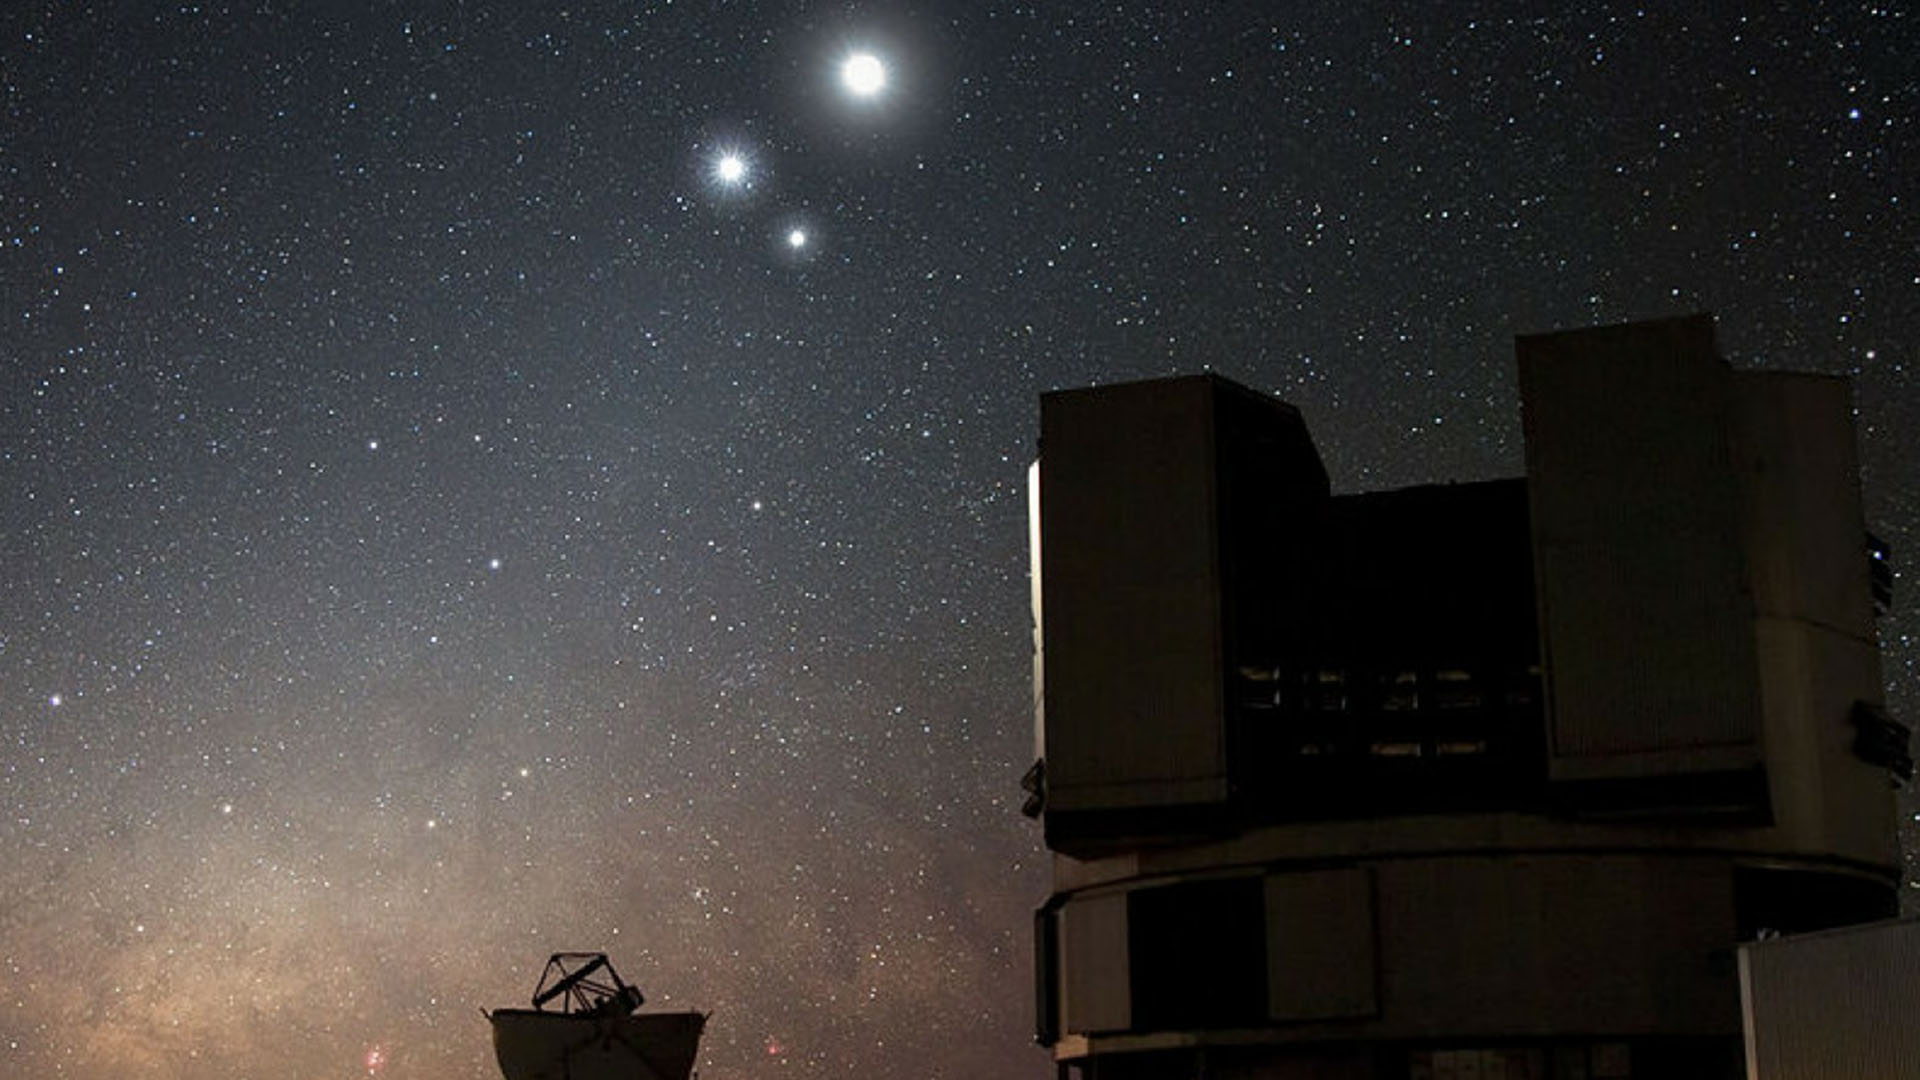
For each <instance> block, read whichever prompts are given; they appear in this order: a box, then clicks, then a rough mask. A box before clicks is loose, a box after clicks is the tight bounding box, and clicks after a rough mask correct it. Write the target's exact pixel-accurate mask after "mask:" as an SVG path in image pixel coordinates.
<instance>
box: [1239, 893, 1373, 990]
mask: <svg viewBox="0 0 1920 1080" xmlns="http://www.w3.org/2000/svg"><path fill="white" fill-rule="evenodd" d="M1265 887H1266V907H1267V1013H1268V1015H1269V1016H1270V1017H1271V1018H1272V1019H1274V1020H1279V1021H1283V1022H1292V1021H1300V1020H1333V1019H1354V1018H1360V1017H1370V1016H1374V1015H1376V1014H1377V1013H1378V1012H1379V1010H1380V1003H1379V993H1378V982H1379V971H1378V964H1379V960H1378V952H1377V948H1376V944H1375V940H1374V927H1373V878H1372V875H1371V874H1370V873H1369V872H1368V871H1367V870H1366V869H1364V868H1351V869H1343V870H1320V871H1309V872H1303V873H1293V874H1275V875H1271V876H1269V877H1268V878H1267V879H1266V882H1265Z"/></svg>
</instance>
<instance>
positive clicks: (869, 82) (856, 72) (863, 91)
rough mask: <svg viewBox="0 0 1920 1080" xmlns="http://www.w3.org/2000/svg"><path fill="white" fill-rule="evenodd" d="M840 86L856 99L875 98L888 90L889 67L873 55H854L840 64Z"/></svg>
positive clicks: (862, 53)
mask: <svg viewBox="0 0 1920 1080" xmlns="http://www.w3.org/2000/svg"><path fill="white" fill-rule="evenodd" d="M840 84H841V85H842V86H845V87H846V88H847V91H848V92H849V93H851V94H853V96H854V97H859V98H870V97H875V96H877V95H878V94H879V93H880V91H882V90H885V89H886V88H887V66H886V65H885V64H883V63H881V62H880V58H879V57H877V56H875V55H873V54H872V53H869V52H858V53H854V54H853V55H852V56H849V57H847V58H846V59H845V60H843V61H841V63H840Z"/></svg>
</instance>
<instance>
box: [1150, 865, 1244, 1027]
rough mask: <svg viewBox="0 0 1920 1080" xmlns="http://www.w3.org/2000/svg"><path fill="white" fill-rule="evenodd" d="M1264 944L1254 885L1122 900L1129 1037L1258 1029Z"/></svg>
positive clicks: (1193, 886) (1235, 883)
mask: <svg viewBox="0 0 1920 1080" xmlns="http://www.w3.org/2000/svg"><path fill="white" fill-rule="evenodd" d="M1266 939H1267V931H1266V901H1265V893H1264V892H1263V891H1262V888H1261V881H1260V879H1259V878H1233V879H1228V880H1220V881H1200V882H1187V883H1183V884H1179V885H1167V886H1162V887H1159V888H1153V889H1142V890H1140V891H1138V892H1134V893H1131V894H1129V895H1128V897H1127V955H1128V958H1129V961H1130V966H1131V969H1132V975H1131V980H1130V982H1131V986H1130V989H1131V991H1132V996H1133V1027H1134V1029H1135V1030H1137V1031H1167V1030H1191V1029H1195V1028H1217V1027H1257V1026H1259V1025H1262V1024H1264V1023H1265V1022H1266V1019H1267V950H1266Z"/></svg>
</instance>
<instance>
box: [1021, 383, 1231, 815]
mask: <svg viewBox="0 0 1920 1080" xmlns="http://www.w3.org/2000/svg"><path fill="white" fill-rule="evenodd" d="M1040 493H1041V496H1040V497H1041V518H1040V553H1041V571H1042V597H1041V604H1042V609H1043V610H1044V613H1045V616H1044V617H1045V626H1044V628H1043V631H1044V634H1045V647H1046V685H1045V689H1044V693H1045V700H1044V710H1045V715H1046V731H1045V738H1046V762H1047V800H1048V807H1049V809H1054V810H1078V809H1117V808H1138V807H1146V806H1156V805H1172V804H1182V803H1205V802H1220V801H1223V800H1224V799H1225V798H1226V794H1227V792H1226V773H1227V762H1226V746H1225V736H1224V718H1223V710H1222V707H1221V699H1222V694H1223V687H1222V671H1223V667H1224V660H1223V659H1222V656H1223V653H1222V640H1221V637H1222V627H1221V606H1220V604H1221V601H1220V565H1219V540H1218V532H1217V512H1216V499H1215V460H1214V439H1213V414H1212V380H1210V379H1205V378H1196V379H1176V380H1167V381H1164V382H1158V383H1149V384H1130V385H1126V386H1117V387H1108V388H1102V389H1097V390H1084V391H1071V392H1065V393H1056V394H1048V395H1046V396H1044V397H1043V398H1042V399H1041V457H1040Z"/></svg>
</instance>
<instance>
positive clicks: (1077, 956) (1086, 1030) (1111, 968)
mask: <svg viewBox="0 0 1920 1080" xmlns="http://www.w3.org/2000/svg"><path fill="white" fill-rule="evenodd" d="M1128 969H1129V961H1128V958H1127V897H1126V895H1125V894H1123V893H1116V894H1114V895H1110V896H1096V897H1091V898H1088V899H1080V900H1073V901H1071V902H1069V903H1068V904H1066V905H1065V906H1064V907H1062V908H1061V909H1060V967H1059V970H1060V973H1061V979H1062V986H1061V992H1060V1010H1061V1026H1062V1028H1063V1029H1064V1030H1065V1031H1066V1032H1067V1033H1068V1034H1073V1035H1085V1034H1092V1033H1096V1032H1102V1031H1125V1030H1126V1029H1127V1028H1129V1027H1131V1026H1133V1002H1132V999H1131V997H1130V996H1129V994H1128V985H1129V976H1128Z"/></svg>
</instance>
